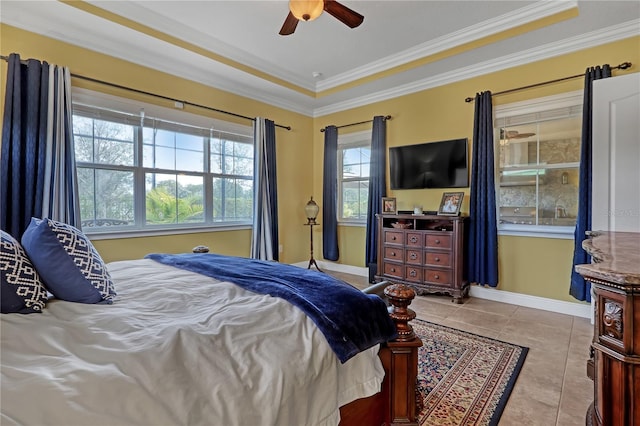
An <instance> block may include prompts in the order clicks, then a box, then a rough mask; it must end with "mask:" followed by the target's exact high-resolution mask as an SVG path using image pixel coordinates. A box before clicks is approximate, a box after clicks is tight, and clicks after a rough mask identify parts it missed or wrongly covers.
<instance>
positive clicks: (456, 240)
mask: <svg viewBox="0 0 640 426" xmlns="http://www.w3.org/2000/svg"><path fill="white" fill-rule="evenodd" d="M377 220H378V275H377V276H376V278H378V279H381V280H388V281H391V282H397V283H403V284H407V285H410V286H411V287H413V288H414V289H415V290H416V293H418V294H424V293H446V294H450V295H451V296H453V300H454V301H455V302H456V303H461V302H462V298H463V297H465V296H467V295H468V293H469V283H468V282H467V281H466V280H465V278H464V276H463V261H464V250H463V249H464V246H463V244H464V221H465V218H464V217H459V216H432V215H420V216H414V215H411V214H398V215H386V214H385V215H377Z"/></svg>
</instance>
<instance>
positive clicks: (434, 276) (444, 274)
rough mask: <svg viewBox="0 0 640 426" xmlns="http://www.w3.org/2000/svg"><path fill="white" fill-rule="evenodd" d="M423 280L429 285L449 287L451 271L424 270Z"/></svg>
mask: <svg viewBox="0 0 640 426" xmlns="http://www.w3.org/2000/svg"><path fill="white" fill-rule="evenodd" d="M424 280H425V282H428V283H430V284H439V285H443V286H448V287H449V286H451V283H452V281H451V271H441V270H439V269H425V270H424Z"/></svg>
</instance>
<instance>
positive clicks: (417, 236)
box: [406, 232, 424, 248]
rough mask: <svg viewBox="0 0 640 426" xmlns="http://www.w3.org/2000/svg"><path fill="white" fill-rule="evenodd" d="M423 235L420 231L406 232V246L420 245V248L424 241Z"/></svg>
mask: <svg viewBox="0 0 640 426" xmlns="http://www.w3.org/2000/svg"><path fill="white" fill-rule="evenodd" d="M423 241H424V235H423V234H421V233H420V232H407V242H406V245H407V247H420V248H422V247H423V245H424V243H423Z"/></svg>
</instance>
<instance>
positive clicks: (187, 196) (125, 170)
mask: <svg viewBox="0 0 640 426" xmlns="http://www.w3.org/2000/svg"><path fill="white" fill-rule="evenodd" d="M183 114H184V113H183ZM142 117H144V116H142ZM242 128H243V130H244V134H240V133H230V132H225V131H221V130H215V129H206V128H202V127H196V126H192V125H186V124H182V123H175V122H171V121H165V120H161V119H156V118H153V119H152V118H141V116H140V115H138V116H135V115H131V114H127V113H121V112H115V111H112V110H105V109H101V108H97V107H93V106H85V105H74V115H73V132H74V139H75V150H76V153H75V154H76V162H77V169H78V189H79V194H80V209H81V217H82V227H83V230H84V231H85V232H90V233H94V232H96V233H97V232H113V231H124V232H126V231H148V230H161V229H174V230H175V229H185V228H194V227H196V228H202V227H212V226H221V225H227V226H228V225H230V224H236V225H238V224H244V225H248V224H250V223H251V218H252V204H253V136H252V129H251V127H248V126H242Z"/></svg>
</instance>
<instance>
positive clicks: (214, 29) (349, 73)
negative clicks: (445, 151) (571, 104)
mask: <svg viewBox="0 0 640 426" xmlns="http://www.w3.org/2000/svg"><path fill="white" fill-rule="evenodd" d="M342 3H343V4H344V5H345V6H348V7H350V8H351V9H354V10H356V11H357V12H359V13H360V14H362V15H364V17H365V19H364V22H363V24H362V25H360V26H359V27H357V28H355V29H350V28H348V27H347V26H345V25H344V24H342V23H341V22H339V21H338V20H336V19H335V18H333V17H332V16H330V15H329V14H327V13H326V12H325V13H323V14H322V15H321V16H320V17H319V18H318V19H317V20H315V21H312V22H300V23H299V24H298V27H297V29H296V32H295V33H294V34H292V35H289V36H280V35H279V34H278V31H279V30H280V27H281V26H282V23H283V22H284V19H285V17H286V16H287V13H288V2H287V1H284V0H278V1H267V0H264V1H244V0H235V1H221V0H213V1H168V0H164V1H143V0H137V1H113V0H111V1H93V0H91V1H85V2H83V3H80V5H81V7H73V6H71V5H69V4H67V3H62V2H60V1H55V0H47V1H25V0H22V1H11V0H2V2H1V6H0V21H1V22H3V23H6V24H9V25H12V26H15V27H18V28H22V29H25V30H29V31H32V32H36V33H39V34H42V35H45V36H48V37H51V38H54V39H58V40H62V41H65V42H68V43H71V44H74V45H78V46H82V47H86V48H88V49H91V50H95V51H99V52H103V53H105V54H108V55H111V56H114V57H117V58H121V59H125V60H127V61H131V62H134V63H137V64H140V65H145V66H148V67H151V68H154V69H158V70H161V71H164V72H167V73H170V74H174V75H178V76H181V77H184V78H187V79H190V80H194V81H197V82H201V83H204V84H207V85H210V86H213V87H216V88H219V89H223V90H226V91H229V92H232V93H235V94H238V95H242V96H246V97H249V98H252V99H256V100H260V101H263V102H267V103H269V104H272V105H276V106H279V107H282V108H286V109H288V110H292V111H295V112H299V113H302V114H305V115H309V116H320V115H324V114H327V113H331V112H336V111H341V110H344V109H347V108H352V107H356V106H360V105H364V104H367V103H370V102H375V101H379V100H384V99H388V98H392V97H396V96H401V95H404V94H407V93H411V92H415V91H418V90H424V89H427V88H429V87H435V86H438V85H442V84H447V83H450V82H453V81H458V80H463V79H465V78H470V77H472V76H476V75H480V74H485V73H491V72H495V71H497V70H500V69H505V68H509V67H513V66H517V65H521V64H525V63H529V62H533V61H537V60H541V59H544V58H549V57H553V56H558V55H562V54H565V53H568V52H572V51H575V50H579V49H583V48H587V47H591V46H596V45H599V44H603V43H607V42H611V41H615V40H619V39H623V38H627V37H631V36H636V35H640V2H639V1H637V0H632V1H610V0H601V1H577V0H552V1H485V0H470V1H453V0H448V1H427V0H413V1H401V0H387V1H371V0H343V1H342ZM575 7H577V8H578V11H579V13H578V16H576V17H574V18H570V19H567V20H564V21H561V22H559V23H556V24H553V25H550V26H547V27H544V28H542V29H538V30H534V31H530V32H526V33H522V34H520V35H517V36H515V37H511V38H508V39H505V40H502V41H497V42H493V43H490V44H488V45H485V46H482V47H478V48H474V49H467V50H466V51H464V52H463V53H459V54H456V55H451V56H448V57H445V58H444V59H440V60H435V61H430V62H428V63H425V64H420V65H418V66H411V67H407V69H406V70H405V69H402V70H398V69H395V70H393V72H386V73H385V72H384V71H386V70H392V69H393V68H394V67H397V66H399V65H402V64H408V63H411V62H412V61H416V60H420V59H421V58H425V57H428V56H430V55H434V54H438V53H439V52H445V51H447V50H449V49H452V48H455V47H457V46H461V45H463V44H465V43H469V42H473V41H474V40H478V39H481V38H483V37H487V36H489V35H492V34H496V33H498V32H500V31H504V30H507V29H510V28H515V29H518V28H519V27H521V26H523V25H525V24H527V23H528V22H532V21H535V20H537V19H540V18H544V17H547V16H551V15H554V14H557V13H561V12H562V11H565V10H569V9H572V8H575ZM87 9H90V10H89V11H87ZM123 18H125V19H123ZM520 32H522V31H520ZM9 53H12V52H4V51H3V52H2V54H3V55H8V54H9ZM17 53H20V52H17ZM594 62H595V63H594V64H593V65H598V64H599V61H598V59H597V58H594ZM611 65H617V64H611ZM637 66H638V64H634V68H636V67H637ZM71 71H72V72H73V70H71ZM314 73H321V76H320V77H319V78H318V77H314ZM378 73H382V74H381V75H376V74H378ZM89 77H90V76H89ZM342 85H345V86H344V87H341V86H342ZM480 89H483V88H479V90H480ZM470 95H473V94H472V93H471V94H470Z"/></svg>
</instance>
